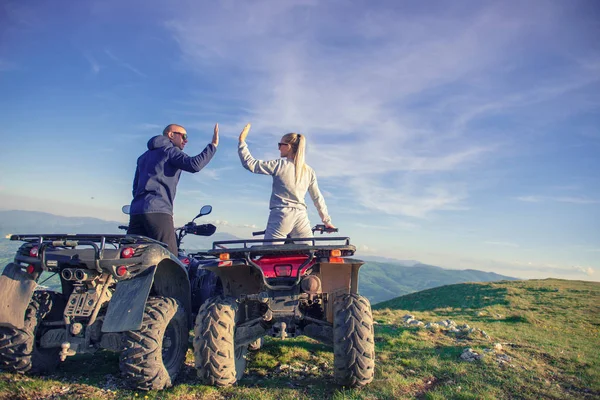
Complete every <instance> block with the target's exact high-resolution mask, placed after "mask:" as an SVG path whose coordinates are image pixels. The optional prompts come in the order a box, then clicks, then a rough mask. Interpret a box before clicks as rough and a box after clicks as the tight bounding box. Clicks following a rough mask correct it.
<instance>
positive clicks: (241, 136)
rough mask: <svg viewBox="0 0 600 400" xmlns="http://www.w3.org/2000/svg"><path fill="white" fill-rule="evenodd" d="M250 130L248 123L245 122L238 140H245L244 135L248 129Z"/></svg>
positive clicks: (246, 134)
mask: <svg viewBox="0 0 600 400" xmlns="http://www.w3.org/2000/svg"><path fill="white" fill-rule="evenodd" d="M249 130H250V124H246V126H245V127H244V129H242V133H240V142H245V141H246V136H248V131H249Z"/></svg>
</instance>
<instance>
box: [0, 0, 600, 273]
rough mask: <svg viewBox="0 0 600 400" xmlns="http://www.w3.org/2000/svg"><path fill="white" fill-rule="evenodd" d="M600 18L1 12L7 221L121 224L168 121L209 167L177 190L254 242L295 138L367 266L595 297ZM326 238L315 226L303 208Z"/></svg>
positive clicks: (486, 12) (461, 8)
mask: <svg viewBox="0 0 600 400" xmlns="http://www.w3.org/2000/svg"><path fill="white" fill-rule="evenodd" d="M598 21H600V5H599V3H598V2H596V1H593V0H588V1H569V2H565V1H528V2H518V1H503V2H491V1H481V2H472V1H464V2H462V1H456V2H445V1H440V2H419V3H418V4H417V2H410V1H405V2H401V1H389V2H384V1H380V2H369V1H327V2H323V1H285V2H282V1H252V2H241V1H216V2H196V1H181V0H176V1H168V2H167V1H155V0H150V1H113V0H108V1H85V2H67V1H58V2H46V1H28V2H23V1H10V0H9V1H5V2H3V3H2V5H1V6H0V87H1V88H2V90H1V92H2V94H3V95H2V96H0V121H1V122H2V123H1V124H0V134H1V135H2V142H3V145H2V146H1V147H0V168H1V170H2V171H3V173H2V174H1V175H0V208H2V209H26V210H39V211H46V212H52V213H55V214H60V215H68V216H83V215H85V216H93V217H98V218H103V219H109V220H124V218H123V216H122V215H121V214H120V206H121V205H122V204H126V203H128V202H129V201H130V200H131V199H130V196H131V181H132V178H133V173H134V170H135V161H136V159H137V157H138V156H139V155H140V154H141V153H142V152H143V151H144V150H145V146H146V142H147V140H148V139H149V138H150V137H152V136H153V135H155V134H159V133H160V132H161V130H162V128H163V127H164V126H165V125H167V124H168V123H179V124H182V125H184V126H185V127H186V128H187V130H188V133H189V136H190V139H189V143H188V145H187V147H186V152H188V153H189V154H196V153H197V152H200V151H201V150H202V149H203V148H204V146H205V145H206V144H207V143H208V142H209V141H210V138H211V131H212V126H213V125H214V123H215V122H219V124H220V127H221V143H220V145H219V150H218V153H217V155H216V156H215V158H214V159H213V161H212V162H211V164H210V165H209V166H208V168H206V169H205V170H203V171H201V172H200V173H198V174H195V175H191V174H184V175H182V179H181V181H180V184H179V189H178V193H177V199H176V207H175V214H176V215H175V218H176V222H178V223H183V222H186V220H187V219H188V218H189V217H190V216H192V215H194V214H195V213H196V212H197V210H198V209H199V208H200V207H201V206H202V205H203V204H212V205H213V207H214V211H213V214H212V215H211V218H212V219H213V221H214V222H217V223H218V225H219V227H218V229H219V230H220V231H224V232H230V233H233V234H236V235H238V236H242V237H247V236H249V235H250V232H251V231H252V230H256V229H262V227H264V225H265V223H266V218H267V215H268V200H269V194H270V183H271V182H270V179H269V178H268V177H265V176H259V175H252V174H250V173H249V172H247V171H245V170H244V169H242V167H241V165H240V163H239V159H238V157H237V152H236V148H237V136H238V134H239V131H240V130H241V128H242V127H243V126H244V124H245V123H247V122H251V123H252V130H251V132H250V135H249V140H248V142H249V145H250V149H251V150H252V152H253V153H254V155H255V156H256V157H257V158H262V159H273V158H275V157H277V156H278V151H277V142H278V140H279V138H280V137H281V135H282V134H284V133H287V132H292V131H294V132H301V133H304V134H306V135H307V137H308V149H307V151H308V154H307V162H308V163H309V164H310V165H311V166H312V167H313V168H314V169H315V170H316V172H317V175H318V178H319V184H320V187H321V190H322V191H323V192H324V194H325V198H326V201H327V204H328V207H329V210H330V214H331V215H332V217H333V223H334V224H335V225H337V226H338V227H339V228H340V233H341V234H343V235H348V236H350V237H352V239H353V241H354V243H355V244H356V245H357V247H358V249H359V252H358V255H380V256H386V257H394V258H399V259H416V260H420V261H422V262H425V263H431V264H435V265H440V266H443V267H448V268H461V269H462V268H476V269H481V270H488V271H495V272H498V273H503V274H507V275H512V276H517V277H523V278H538V277H549V276H553V277H562V278H570V279H592V280H599V278H598V277H599V276H600V178H599V174H598V171H600V161H599V158H600V157H599V155H600V44H599V41H598V38H599V37H600V24H599V23H598ZM309 205H310V216H311V221H312V222H313V224H314V223H317V222H318V219H317V215H316V212H315V210H314V207H312V204H310V203H309Z"/></svg>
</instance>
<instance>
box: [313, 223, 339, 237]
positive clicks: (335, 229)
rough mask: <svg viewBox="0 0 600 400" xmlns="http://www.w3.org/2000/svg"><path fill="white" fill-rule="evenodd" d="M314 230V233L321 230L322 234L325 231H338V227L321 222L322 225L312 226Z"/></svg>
mask: <svg viewBox="0 0 600 400" xmlns="http://www.w3.org/2000/svg"><path fill="white" fill-rule="evenodd" d="M312 231H313V233H315V232H321V235H322V234H323V233H324V232H327V233H334V232H337V231H338V228H328V227H326V226H325V225H323V224H320V225H315V227H314V228H312Z"/></svg>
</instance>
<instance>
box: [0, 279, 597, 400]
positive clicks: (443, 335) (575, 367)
mask: <svg viewBox="0 0 600 400" xmlns="http://www.w3.org/2000/svg"><path fill="white" fill-rule="evenodd" d="M407 313H410V314H413V315H414V316H415V317H416V318H418V319H420V320H422V321H424V322H437V321H440V320H444V319H452V320H453V321H455V322H456V323H457V324H459V325H460V324H465V323H466V324H468V325H469V326H471V327H473V328H475V329H474V330H473V332H469V333H464V334H454V333H449V332H447V331H445V330H441V331H434V330H428V329H424V328H417V327H409V326H405V325H404V324H403V319H402V317H403V316H404V315H405V314H407ZM599 315H600V284H599V283H592V282H578V281H564V280H553V279H550V280H537V281H512V282H498V283H476V284H459V285H451V286H444V287H440V288H436V289H430V290H426V291H423V292H419V293H413V294H410V295H406V296H403V297H400V298H397V299H393V300H390V301H388V302H385V303H380V304H378V305H376V306H375V307H374V319H375V320H376V321H377V325H376V326H375V345H376V351H377V363H376V374H375V380H374V381H373V382H372V383H371V384H370V385H369V386H367V387H366V388H363V389H343V388H339V387H337V386H336V385H334V382H333V370H332V365H333V355H332V353H331V351H330V349H329V348H327V347H326V346H324V345H321V344H319V343H317V342H314V341H312V340H309V339H304V338H299V339H293V340H285V341H280V340H274V339H273V340H269V339H267V340H266V341H265V345H264V347H263V349H262V350H261V351H259V352H256V353H251V355H250V359H249V363H248V367H247V369H246V375H245V377H244V379H243V380H242V381H241V382H240V383H239V384H238V385H236V386H234V387H229V388H213V387H207V386H203V385H199V384H198V383H197V380H196V376H195V370H194V368H193V356H192V354H191V351H190V352H188V357H187V360H186V365H185V367H184V369H183V371H182V373H181V376H180V377H179V378H178V381H177V382H176V385H175V386H174V387H173V388H170V389H167V390H164V391H160V392H135V391H129V390H126V389H124V387H125V386H124V382H123V381H122V380H121V379H120V377H119V369H118V356H116V355H113V354H110V353H101V354H97V355H95V356H78V357H74V358H71V359H68V360H67V361H66V362H65V363H63V365H62V366H61V368H60V369H59V370H58V371H57V372H56V373H55V374H53V375H52V376H49V377H43V378H42V377H24V376H19V375H13V374H8V373H0V399H30V398H40V399H41V398H53V399H72V398H97V399H113V398H114V399H137V398H141V399H143V398H144V397H145V396H147V398H148V399H196V398H198V399H261V400H262V399H273V400H275V399H338V400H341V399H405V398H419V399H514V398H525V399H540V398H548V399H564V398H572V399H582V398H583V399H586V398H589V399H592V398H600V355H599V351H598V349H599V348H600V316H599ZM482 330H483V331H485V333H486V334H487V335H488V336H486V335H484V334H482V333H481V331H482ZM496 343H502V350H493V351H492V349H493V348H494V344H496ZM465 348H472V349H473V350H475V351H476V352H478V353H479V354H483V355H484V356H483V358H482V359H481V360H479V361H475V362H472V363H469V362H465V361H460V355H461V353H462V352H463V350H464V349H465ZM486 350H488V351H486ZM503 357H504V358H505V360H508V362H503V361H502V359H503ZM106 389H110V391H108V390H106Z"/></svg>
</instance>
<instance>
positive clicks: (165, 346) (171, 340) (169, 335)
mask: <svg viewBox="0 0 600 400" xmlns="http://www.w3.org/2000/svg"><path fill="white" fill-rule="evenodd" d="M179 332H180V329H179V324H177V323H174V322H171V323H169V325H167V329H165V334H164V336H163V343H162V359H163V364H164V365H165V368H166V369H167V370H170V369H171V368H172V367H173V366H174V364H175V361H176V360H177V358H178V355H179V352H180V350H179V347H180V346H178V344H179V342H180V341H181V337H180V336H181V335H180V334H179Z"/></svg>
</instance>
